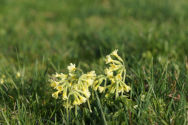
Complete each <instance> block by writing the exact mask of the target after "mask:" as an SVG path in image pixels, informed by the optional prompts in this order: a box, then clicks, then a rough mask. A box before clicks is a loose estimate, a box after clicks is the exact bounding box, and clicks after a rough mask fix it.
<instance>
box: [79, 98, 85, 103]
mask: <svg viewBox="0 0 188 125" xmlns="http://www.w3.org/2000/svg"><path fill="white" fill-rule="evenodd" d="M79 98H80V101H81V102H82V103H85V102H86V100H87V99H86V98H85V97H83V96H79Z"/></svg>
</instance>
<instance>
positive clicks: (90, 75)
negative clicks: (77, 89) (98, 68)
mask: <svg viewBox="0 0 188 125" xmlns="http://www.w3.org/2000/svg"><path fill="white" fill-rule="evenodd" d="M86 76H87V77H92V78H95V77H96V74H95V71H91V72H88V73H87V74H86Z"/></svg>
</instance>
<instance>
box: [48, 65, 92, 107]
mask: <svg viewBox="0 0 188 125" xmlns="http://www.w3.org/2000/svg"><path fill="white" fill-rule="evenodd" d="M67 69H68V74H63V73H60V74H58V73H56V74H54V75H52V78H51V79H50V82H51V87H53V88H54V89H56V90H57V91H56V92H54V93H53V94H52V97H54V98H55V99H57V98H58V97H59V95H61V97H62V100H63V105H64V107H66V108H71V107H73V106H75V105H80V104H82V103H85V102H86V101H87V100H88V98H89V97H90V95H91V94H90V91H89V87H90V86H91V85H92V84H93V82H94V80H95V78H96V74H95V71H91V72H88V73H86V74H84V73H82V71H81V70H79V69H77V68H76V66H75V64H72V63H71V64H70V66H68V67H67Z"/></svg>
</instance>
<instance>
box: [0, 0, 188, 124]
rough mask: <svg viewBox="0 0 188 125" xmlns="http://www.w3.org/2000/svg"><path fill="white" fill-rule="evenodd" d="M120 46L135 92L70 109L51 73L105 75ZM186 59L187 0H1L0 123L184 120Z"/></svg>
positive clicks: (95, 96) (187, 118)
mask: <svg viewBox="0 0 188 125" xmlns="http://www.w3.org/2000/svg"><path fill="white" fill-rule="evenodd" d="M115 49H118V54H119V55H120V56H121V57H122V59H123V60H124V62H125V64H124V65H125V68H126V71H127V73H126V79H125V83H126V84H127V85H129V86H130V87H131V90H130V92H126V93H124V94H125V95H126V97H125V96H124V97H122V98H118V99H115V98H114V97H112V98H110V99H107V98H105V95H104V94H103V93H99V92H98V91H96V92H93V93H91V97H90V98H89V101H90V106H91V107H90V108H91V110H92V112H91V111H90V109H89V108H88V105H87V103H84V104H81V105H80V106H78V107H77V110H76V112H75V109H74V108H72V109H71V110H69V112H68V113H67V111H66V108H64V107H63V106H62V99H54V98H53V97H52V93H53V92H54V89H53V88H52V87H51V86H50V82H49V78H50V76H51V75H52V74H55V73H56V72H57V73H66V72H67V66H68V65H69V64H70V63H74V64H76V66H77V67H79V68H81V69H83V71H84V72H89V71H91V70H95V72H96V74H101V73H103V71H104V67H105V65H106V64H105V61H104V60H105V58H106V55H108V54H109V53H111V52H112V51H113V50H115ZM187 56H188V1H187V0H157V1H156V0H40V1H39V0H0V124H2V125H4V124H7V125H16V124H18V125H34V124H36V125H54V124H55V125H59V124H76V125H90V124H91V125H95V124H97V125H103V124H105V125H107V124H108V125H127V124H129V125H151V124H152V125H187V124H188V57H187ZM67 116H68V117H67Z"/></svg>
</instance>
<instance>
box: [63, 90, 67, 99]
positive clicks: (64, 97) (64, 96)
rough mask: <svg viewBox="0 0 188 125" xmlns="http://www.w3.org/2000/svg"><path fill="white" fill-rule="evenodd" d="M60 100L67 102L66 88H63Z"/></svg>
mask: <svg viewBox="0 0 188 125" xmlns="http://www.w3.org/2000/svg"><path fill="white" fill-rule="evenodd" d="M62 99H63V100H67V99H68V97H67V88H65V90H64V91H63V96H62Z"/></svg>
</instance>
